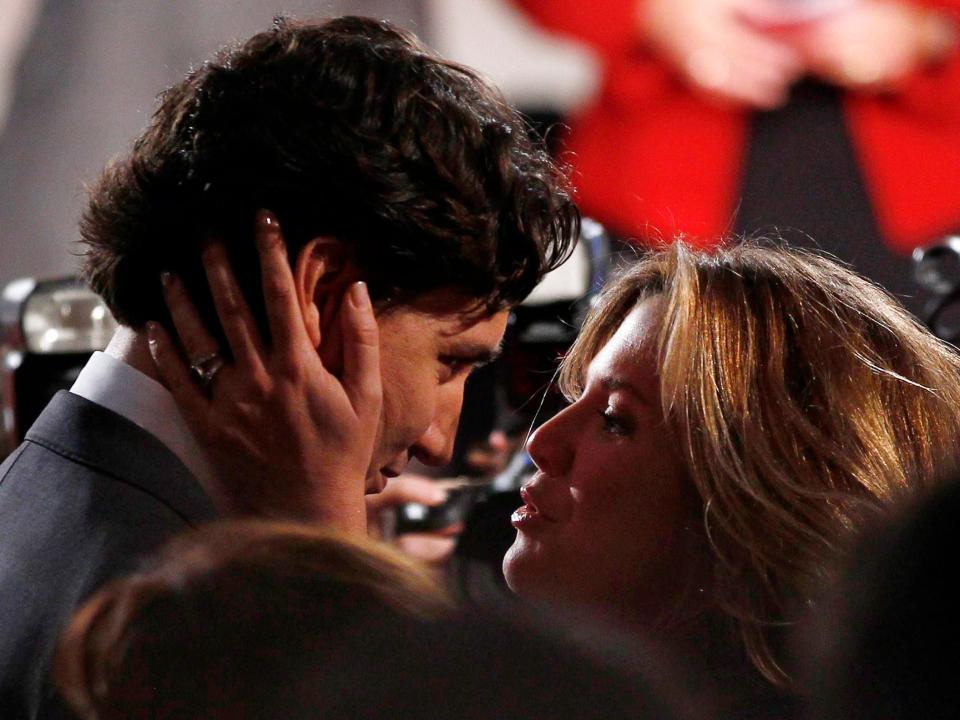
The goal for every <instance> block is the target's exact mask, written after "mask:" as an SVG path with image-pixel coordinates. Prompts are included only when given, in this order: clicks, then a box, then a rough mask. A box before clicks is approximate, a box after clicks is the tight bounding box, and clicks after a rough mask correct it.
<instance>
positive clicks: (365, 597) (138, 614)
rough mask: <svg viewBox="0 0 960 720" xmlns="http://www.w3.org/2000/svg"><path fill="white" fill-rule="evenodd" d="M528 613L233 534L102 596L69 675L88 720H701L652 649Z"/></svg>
mask: <svg viewBox="0 0 960 720" xmlns="http://www.w3.org/2000/svg"><path fill="white" fill-rule="evenodd" d="M510 612H511V615H510V617H504V616H501V615H499V614H497V613H491V612H488V611H484V610H483V609H482V608H470V609H469V610H465V611H462V612H461V611H457V610H456V609H455V608H454V607H453V606H452V604H451V602H450V600H449V598H448V597H447V596H446V595H445V594H444V593H443V591H442V590H441V589H440V587H439V586H438V585H437V583H436V582H435V580H434V578H433V576H432V574H431V573H430V572H429V571H428V570H426V569H424V568H423V567H422V566H420V565H419V564H417V563H415V562H414V561H413V560H410V559H408V558H405V557H404V556H402V555H400V554H399V553H398V552H396V551H394V550H392V549H391V548H390V547H388V546H385V545H381V544H377V543H374V542H373V541H370V540H357V539H354V538H350V539H347V538H344V537H340V536H337V535H335V534H332V533H331V532H330V531H327V530H324V529H322V528H317V527H313V526H299V525H291V524H281V523H269V522H263V521H259V522H258V521H244V522H235V523H223V524H218V525H212V526H208V527H206V528H203V529H200V530H198V531H191V532H190V533H189V534H187V535H183V536H181V537H179V538H178V539H175V540H174V541H173V542H172V543H171V544H170V545H169V546H168V547H167V548H166V549H165V550H164V552H163V553H162V555H161V556H160V557H159V558H158V559H157V560H156V562H155V564H154V566H153V567H152V568H150V569H146V570H144V571H143V572H140V573H137V574H135V575H132V576H130V577H128V578H125V579H121V580H116V581H114V582H112V583H110V584H109V585H107V586H105V587H104V588H103V589H102V590H100V591H99V592H98V593H97V594H96V595H94V596H93V598H91V599H90V600H89V601H88V603H87V604H86V605H85V606H84V607H82V608H81V609H80V610H79V611H78V613H77V614H76V615H75V616H74V618H73V620H72V622H71V623H70V625H69V627H68V629H67V631H66V633H65V634H64V636H63V638H62V639H61V644H60V647H59V650H58V653H57V655H56V659H55V667H54V672H55V679H56V681H57V683H58V687H59V689H60V691H61V694H62V695H63V696H64V698H65V699H66V700H67V701H68V703H69V705H70V707H71V708H72V709H73V710H74V712H76V713H77V714H78V715H79V716H80V717H81V718H82V719H83V720H120V719H121V718H123V720H133V719H136V718H144V719H146V718H149V719H150V720H173V719H174V718H176V719H177V720H200V719H201V718H202V719H203V720H275V718H284V719H285V720H308V719H309V720H313V719H314V718H325V719H327V720H338V719H342V720H352V719H353V718H357V717H371V718H379V717H382V718H405V719H406V720H434V719H435V718H437V717H450V718H461V719H463V720H473V719H474V718H476V719H477V720H481V719H486V718H498V717H525V718H529V719H530V720H554V719H555V718H562V717H571V718H591V717H603V718H609V719H610V720H621V719H622V720H633V719H635V718H637V717H643V718H649V719H650V720H659V719H660V718H671V720H685V719H690V718H694V717H699V715H694V714H693V711H692V710H691V709H690V708H689V707H688V706H689V702H688V701H687V700H686V699H684V698H682V697H680V696H679V693H678V691H677V690H676V689H675V688H674V685H673V683H672V682H671V681H670V678H669V677H668V676H667V675H666V674H665V673H662V672H661V671H660V669H659V667H658V665H657V664H656V663H650V662H649V659H648V658H645V657H644V656H643V655H642V654H637V655H634V654H633V653H634V652H635V650H636V649H635V648H631V655H630V656H629V657H628V656H626V655H621V654H619V653H617V654H616V655H615V656H610V657H608V656H606V655H602V654H600V652H599V650H600V649H599V648H598V649H597V652H594V651H588V650H585V649H583V648H581V647H579V646H575V645H573V644H572V643H571V642H570V641H569V640H566V639H564V638H562V637H559V636H556V635H554V634H552V633H551V632H550V631H549V629H548V628H545V627H544V628H541V627H535V626H534V625H533V624H531V623H530V622H524V621H523V618H521V617H516V615H517V612H516V609H515V608H511V611H510ZM558 678H562V683H559V684H558V682H557V679H558ZM665 698H673V699H671V700H667V699H665ZM708 716H709V715H708Z"/></svg>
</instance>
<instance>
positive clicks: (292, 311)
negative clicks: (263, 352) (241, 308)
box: [254, 210, 307, 348]
mask: <svg viewBox="0 0 960 720" xmlns="http://www.w3.org/2000/svg"><path fill="white" fill-rule="evenodd" d="M254 238H255V239H256V243H257V250H258V251H259V253H260V272H261V279H262V284H263V299H264V303H265V304H266V311H267V322H268V325H269V328H270V337H271V338H272V341H273V347H274V348H292V347H295V346H296V344H297V343H301V342H303V341H304V340H305V338H306V336H307V331H306V328H305V327H304V325H303V313H302V311H301V309H300V304H299V303H298V302H297V292H296V283H295V282H294V279H293V270H292V269H291V268H290V262H289V260H288V259H287V246H286V244H285V242H284V239H283V233H282V232H281V230H280V223H278V222H277V218H276V216H275V215H274V214H273V213H271V212H270V211H269V210H258V211H257V217H256V221H255V223H254Z"/></svg>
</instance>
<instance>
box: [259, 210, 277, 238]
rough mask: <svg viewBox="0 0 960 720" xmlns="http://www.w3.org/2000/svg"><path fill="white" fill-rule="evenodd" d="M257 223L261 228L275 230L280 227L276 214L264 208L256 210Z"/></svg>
mask: <svg viewBox="0 0 960 720" xmlns="http://www.w3.org/2000/svg"><path fill="white" fill-rule="evenodd" d="M257 225H258V226H260V229H261V230H264V231H269V232H276V231H277V230H279V229H280V223H279V222H277V216H276V215H274V214H273V213H272V212H270V211H269V210H267V209H265V208H260V209H259V210H257Z"/></svg>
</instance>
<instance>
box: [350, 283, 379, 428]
mask: <svg viewBox="0 0 960 720" xmlns="http://www.w3.org/2000/svg"><path fill="white" fill-rule="evenodd" d="M340 324H341V330H342V333H343V380H342V382H343V388H344V391H345V392H346V393H347V397H348V398H350V402H351V404H352V405H353V406H354V409H358V408H357V405H358V403H359V402H367V403H369V402H375V403H376V407H377V410H378V411H379V406H380V399H381V393H382V389H381V386H380V336H379V331H378V328H377V319H376V318H375V317H374V315H373V305H372V304H371V302H370V295H369V293H368V291H367V285H366V283H362V282H356V283H353V285H351V286H350V289H349V291H348V292H347V297H346V301H345V302H343V303H341V305H340Z"/></svg>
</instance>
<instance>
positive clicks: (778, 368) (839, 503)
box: [561, 241, 960, 683]
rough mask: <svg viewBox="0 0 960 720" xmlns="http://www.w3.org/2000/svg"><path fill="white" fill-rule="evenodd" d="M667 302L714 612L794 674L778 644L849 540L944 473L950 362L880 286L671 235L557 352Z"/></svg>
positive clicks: (579, 356) (665, 386) (665, 380)
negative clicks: (648, 305) (643, 306)
mask: <svg viewBox="0 0 960 720" xmlns="http://www.w3.org/2000/svg"><path fill="white" fill-rule="evenodd" d="M653 295H663V296H664V297H665V299H666V303H665V307H666V309H665V311H664V312H665V317H664V322H663V325H662V330H661V335H660V337H659V342H658V350H659V360H658V363H659V374H660V385H661V396H662V403H663V413H664V417H665V420H666V422H667V424H668V426H669V428H670V430H671V431H672V432H673V433H674V435H675V437H676V438H678V439H679V441H680V443H681V448H682V453H683V457H684V459H685V462H686V464H687V469H688V473H689V477H690V480H691V481H692V482H693V483H694V485H695V486H696V489H697V491H698V493H699V495H700V498H701V500H702V509H703V520H704V528H703V530H704V542H705V543H706V544H708V545H709V548H710V550H709V552H710V556H711V558H712V560H711V563H712V566H713V573H712V574H713V579H714V583H715V585H714V588H713V589H714V594H715V599H716V602H717V603H718V604H719V606H720V608H721V609H722V611H723V612H725V613H726V615H727V616H728V617H729V618H730V619H731V620H732V621H734V622H735V623H736V625H737V626H738V627H739V631H740V635H741V637H742V640H743V643H744V644H745V647H746V650H747V653H748V654H749V657H750V659H751V661H752V662H753V663H754V665H755V666H756V667H757V668H758V669H759V670H760V671H761V672H762V673H763V674H764V675H765V676H766V677H767V678H768V679H769V680H771V681H773V682H775V683H787V682H789V678H788V672H787V670H786V669H785V667H784V662H783V658H782V656H781V655H782V653H781V648H780V644H781V643H780V639H781V638H780V636H781V635H782V632H783V629H784V628H785V627H787V626H789V625H790V624H791V623H792V622H793V621H794V620H795V619H796V617H797V615H798V613H799V612H801V611H803V610H804V609H807V610H809V608H810V606H811V605H812V604H814V603H815V601H816V598H817V596H818V594H819V592H820V591H821V590H822V589H823V588H824V587H825V585H826V583H827V582H828V581H829V580H830V579H831V576H832V574H833V573H834V572H835V571H836V568H837V566H838V564H839V563H840V562H841V561H842V558H843V555H844V552H845V550H846V546H847V545H848V542H849V541H850V539H851V536H852V534H853V533H854V532H856V531H858V530H859V529H861V528H863V527H864V526H865V525H866V524H867V523H868V522H869V521H871V520H872V519H874V518H876V517H877V516H881V515H883V514H885V513H887V512H888V511H889V510H891V509H892V508H894V507H896V506H897V505H898V504H899V503H901V501H903V500H906V499H908V498H910V497H911V496H913V495H915V494H917V493H918V492H919V491H922V490H923V489H925V487H926V486H927V485H929V484H931V483H932V479H933V478H935V477H939V476H941V475H942V474H943V472H944V469H945V468H946V467H949V466H951V465H952V463H953V462H954V461H955V453H956V448H957V438H958V437H960V358H958V355H957V353H956V352H955V351H954V349H953V348H951V347H949V346H947V345H946V344H944V343H942V342H940V341H939V340H937V339H936V338H935V337H934V336H933V335H932V334H931V333H930V332H928V331H927V330H926V329H925V328H923V327H922V326H920V325H919V324H918V323H917V322H916V321H915V319H914V318H913V317H912V316H911V315H910V314H909V313H907V312H906V311H905V310H904V309H903V308H902V307H901V306H900V305H899V303H897V302H896V301H895V300H893V299H892V298H891V297H890V296H889V295H887V294H886V293H885V292H884V291H883V290H881V289H880V288H879V287H877V286H875V285H873V284H871V283H870V282H869V281H867V280H865V279H863V278H861V277H859V276H857V275H856V274H854V273H853V272H851V271H849V270H847V269H846V268H844V267H842V266H841V265H839V264H838V263H836V262H834V261H832V260H829V259H827V258H824V257H820V256H817V255H815V254H811V253H807V252H802V251H797V250H790V249H787V248H782V247H775V246H772V245H769V244H765V243H763V242H762V241H747V242H743V243H740V244H735V245H729V246H726V247H721V248H719V249H716V250H714V251H705V250H696V249H693V248H691V247H688V246H687V245H685V244H683V243H682V242H678V243H675V244H673V245H670V246H669V247H667V248H665V249H662V250H659V251H656V252H653V253H651V254H650V255H648V256H646V257H644V258H642V259H641V260H640V261H639V262H638V263H637V264H636V265H635V266H633V267H631V268H630V269H629V270H628V271H626V273H625V274H624V275H623V276H622V277H620V278H619V279H618V280H617V281H616V282H614V283H613V284H612V285H610V286H609V287H608V289H607V290H606V291H605V292H604V294H603V297H602V299H601V301H600V302H599V304H598V305H597V306H596V307H595V308H594V310H593V311H592V314H591V315H590V317H589V318H588V320H587V321H586V323H585V325H584V329H583V331H582V332H581V334H580V337H579V338H578V340H577V341H576V343H575V345H574V346H573V348H572V349H571V351H570V353H569V354H568V356H567V357H566V358H565V360H564V363H563V368H562V372H561V386H562V389H563V390H564V392H565V393H566V394H567V395H568V396H570V397H576V396H578V395H579V394H580V392H581V391H582V383H583V382H584V379H585V376H586V369H587V366H588V365H589V363H590V361H591V359H592V358H593V357H594V356H595V355H596V354H597V352H598V351H599V350H600V348H601V347H602V346H603V345H604V343H605V342H606V341H607V340H608V339H609V338H610V337H611V336H612V335H613V333H614V332H615V331H616V329H617V327H618V326H619V325H620V323H621V321H622V320H623V319H624V317H625V316H626V315H627V314H628V313H629V312H630V310H631V309H632V308H633V307H635V306H636V304H637V303H638V302H640V301H642V300H643V299H645V298H647V297H650V296H653Z"/></svg>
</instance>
